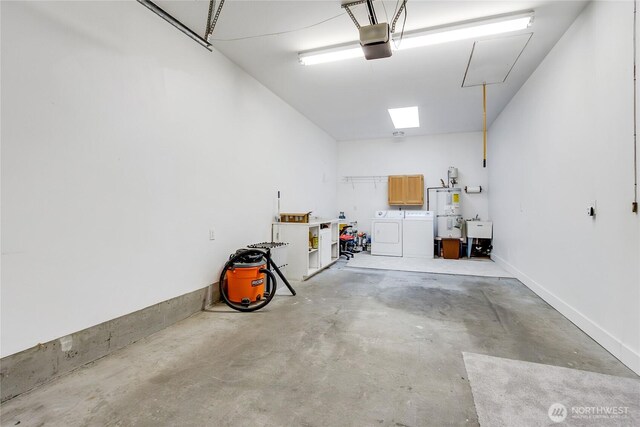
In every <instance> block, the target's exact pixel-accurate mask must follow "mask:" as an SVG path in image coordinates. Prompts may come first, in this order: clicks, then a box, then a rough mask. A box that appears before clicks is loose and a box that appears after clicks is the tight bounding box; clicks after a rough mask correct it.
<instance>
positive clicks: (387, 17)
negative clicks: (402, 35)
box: [380, 0, 389, 22]
mask: <svg viewBox="0 0 640 427" xmlns="http://www.w3.org/2000/svg"><path fill="white" fill-rule="evenodd" d="M380 3H382V9H384V17H385V19H386V20H387V21H386V22H389V14H388V13H387V6H385V5H384V0H381V1H380Z"/></svg>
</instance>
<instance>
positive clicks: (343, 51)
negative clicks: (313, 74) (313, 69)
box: [298, 43, 364, 65]
mask: <svg viewBox="0 0 640 427" xmlns="http://www.w3.org/2000/svg"><path fill="white" fill-rule="evenodd" d="M351 58H364V52H363V51H362V48H361V47H360V44H358V43H355V44H353V43H352V44H349V45H347V46H341V47H338V48H333V49H332V48H329V49H322V50H318V51H309V52H301V53H299V54H298V60H299V61H300V63H301V64H302V65H315V64H324V63H325V62H334V61H342V60H343V59H351Z"/></svg>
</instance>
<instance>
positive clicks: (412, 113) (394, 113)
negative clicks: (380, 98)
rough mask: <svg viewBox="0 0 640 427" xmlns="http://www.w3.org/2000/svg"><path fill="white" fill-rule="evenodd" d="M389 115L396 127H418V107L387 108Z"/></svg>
mask: <svg viewBox="0 0 640 427" xmlns="http://www.w3.org/2000/svg"><path fill="white" fill-rule="evenodd" d="M389 115H390V116H391V120H392V121H393V126H395V128H396V129H408V128H419V127H420V117H419V116H418V107H405V108H389Z"/></svg>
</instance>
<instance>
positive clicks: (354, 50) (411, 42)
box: [298, 12, 533, 65]
mask: <svg viewBox="0 0 640 427" xmlns="http://www.w3.org/2000/svg"><path fill="white" fill-rule="evenodd" d="M532 21H533V12H525V13H519V14H515V15H514V14H511V15H501V16H496V17H493V18H486V19H481V20H473V21H466V22H460V23H456V24H449V25H443V26H440V27H434V28H425V29H422V30H416V31H411V32H409V33H405V35H404V37H403V38H402V41H398V40H397V38H398V37H399V36H398V35H397V33H396V34H395V38H394V42H395V43H393V44H392V48H393V50H406V49H413V48H415V47H422V46H433V45H436V44H442V43H448V42H453V41H459V40H468V39H475V38H481V37H487V36H493V35H496V34H503V33H510V32H513V31H518V30H524V29H527V28H528V27H529V26H530V25H531V22H532ZM396 43H399V44H398V45H397V47H396V45H395V44H396ZM362 57H364V54H363V53H362V48H361V47H360V44H359V43H358V42H354V43H346V44H342V45H338V46H331V47H327V48H321V49H316V50H312V51H307V52H301V53H299V54H298V58H299V60H300V63H301V64H303V65H314V64H322V63H325V62H333V61H341V60H343V59H350V58H362Z"/></svg>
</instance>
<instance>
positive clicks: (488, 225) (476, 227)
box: [467, 221, 493, 239]
mask: <svg viewBox="0 0 640 427" xmlns="http://www.w3.org/2000/svg"><path fill="white" fill-rule="evenodd" d="M492 235H493V222H491V221H467V237H469V238H472V239H491V237H492Z"/></svg>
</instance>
